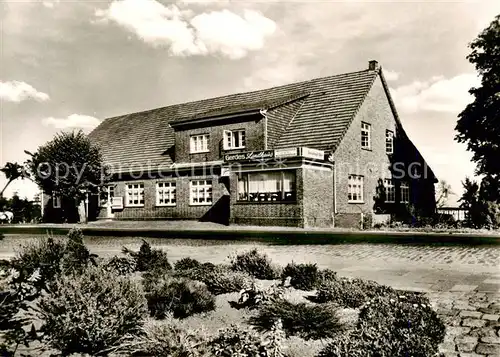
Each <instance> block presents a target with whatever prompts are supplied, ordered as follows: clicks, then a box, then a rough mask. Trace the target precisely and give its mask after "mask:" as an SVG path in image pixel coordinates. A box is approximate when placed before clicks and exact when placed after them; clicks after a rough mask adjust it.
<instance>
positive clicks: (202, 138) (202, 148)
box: [189, 134, 208, 153]
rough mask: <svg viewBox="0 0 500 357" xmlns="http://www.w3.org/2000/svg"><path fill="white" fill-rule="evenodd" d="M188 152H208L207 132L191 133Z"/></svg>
mask: <svg viewBox="0 0 500 357" xmlns="http://www.w3.org/2000/svg"><path fill="white" fill-rule="evenodd" d="M190 140H191V141H190V150H189V152H190V153H198V152H208V134H201V135H192V136H191V139H190Z"/></svg>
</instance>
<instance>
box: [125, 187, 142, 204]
mask: <svg viewBox="0 0 500 357" xmlns="http://www.w3.org/2000/svg"><path fill="white" fill-rule="evenodd" d="M125 202H126V203H127V207H142V206H144V184H143V183H129V184H127V185H126V186H125Z"/></svg>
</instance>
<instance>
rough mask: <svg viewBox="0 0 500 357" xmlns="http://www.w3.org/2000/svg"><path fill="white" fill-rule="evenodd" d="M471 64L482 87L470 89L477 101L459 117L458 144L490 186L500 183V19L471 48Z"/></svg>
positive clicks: (499, 16) (473, 42)
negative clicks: (463, 144)
mask: <svg viewBox="0 0 500 357" xmlns="http://www.w3.org/2000/svg"><path fill="white" fill-rule="evenodd" d="M469 47H470V49H471V50H472V51H471V53H470V54H469V55H468V56H467V59H468V60H469V62H471V63H472V64H474V65H475V67H476V70H477V72H478V74H479V75H480V77H481V85H480V87H478V88H471V89H470V90H469V93H471V94H472V95H473V96H474V101H473V102H472V103H470V104H469V105H467V107H466V108H465V109H464V110H463V111H462V112H461V113H460V114H459V120H458V122H457V125H456V128H455V129H456V130H457V131H458V134H457V135H456V136H455V140H457V141H458V142H460V143H466V144H467V150H469V151H472V152H473V158H472V160H473V161H474V162H476V164H477V168H476V171H477V173H478V174H480V175H485V177H486V179H487V180H488V183H489V184H491V183H492V182H493V183H494V185H493V186H496V187H498V186H499V180H500V160H498V158H499V157H500V15H497V16H496V17H495V19H494V20H493V21H492V22H491V24H490V25H489V26H488V27H487V28H486V29H484V30H483V31H482V32H481V33H480V34H479V35H478V37H477V38H476V39H475V40H474V41H472V42H471V43H470V44H469ZM494 198H495V200H496V201H500V197H499V196H497V197H494Z"/></svg>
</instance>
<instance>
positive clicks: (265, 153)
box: [224, 150, 274, 162]
mask: <svg viewBox="0 0 500 357" xmlns="http://www.w3.org/2000/svg"><path fill="white" fill-rule="evenodd" d="M273 158H274V150H260V151H248V152H240V153H235V154H226V155H224V161H226V162H230V161H245V160H268V159H273Z"/></svg>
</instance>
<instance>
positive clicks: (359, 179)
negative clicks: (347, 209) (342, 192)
mask: <svg viewBox="0 0 500 357" xmlns="http://www.w3.org/2000/svg"><path fill="white" fill-rule="evenodd" d="M363 187H364V177H363V176H359V175H349V178H348V186H347V199H348V202H350V203H363V190H364V189H363Z"/></svg>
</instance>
